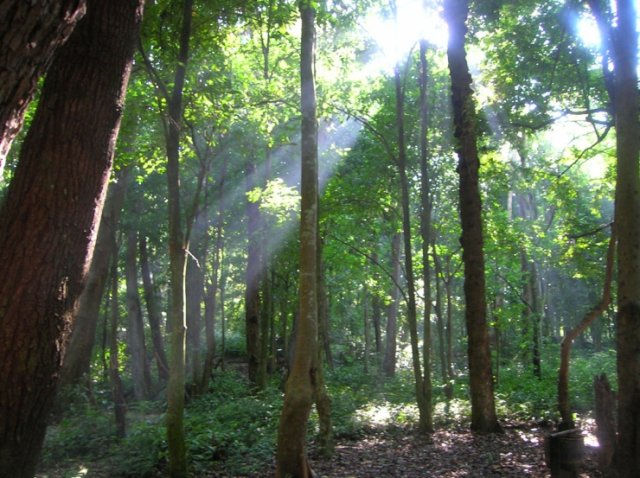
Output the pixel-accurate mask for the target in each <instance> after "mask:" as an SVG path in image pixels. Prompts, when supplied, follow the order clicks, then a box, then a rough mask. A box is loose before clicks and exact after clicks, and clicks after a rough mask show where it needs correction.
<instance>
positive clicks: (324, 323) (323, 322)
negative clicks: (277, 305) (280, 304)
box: [285, 241, 334, 370]
mask: <svg viewBox="0 0 640 478" xmlns="http://www.w3.org/2000/svg"><path fill="white" fill-rule="evenodd" d="M320 249H322V241H321V242H320ZM318 269H319V274H320V275H319V277H318V329H319V336H318V338H319V339H320V342H321V343H322V348H323V349H324V358H325V360H326V362H327V366H328V367H329V370H333V367H334V365H333V353H332V351H331V333H330V332H331V330H330V329H331V327H330V324H329V295H328V293H327V287H326V283H325V273H324V267H323V263H322V258H319V259H318ZM285 320H286V318H285ZM320 357H322V355H320ZM321 363H322V362H321Z"/></svg>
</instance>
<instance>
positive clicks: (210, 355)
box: [200, 156, 227, 393]
mask: <svg viewBox="0 0 640 478" xmlns="http://www.w3.org/2000/svg"><path fill="white" fill-rule="evenodd" d="M226 175H227V160H226V156H225V159H223V163H222V171H221V173H220V183H219V184H218V193H217V197H218V211H217V219H216V234H215V246H214V251H213V270H212V271H211V282H210V283H209V284H207V296H206V299H205V317H204V325H205V336H206V341H207V356H206V359H205V362H204V367H203V371H202V381H201V384H200V391H201V393H205V392H206V391H207V389H208V387H209V379H210V378H211V374H212V373H213V365H214V360H215V356H216V336H215V330H216V328H215V318H216V312H217V309H218V301H217V300H216V294H217V293H218V289H219V284H220V280H219V278H220V276H221V272H222V271H221V266H222V250H223V246H224V238H223V234H222V232H223V227H224V214H225V200H224V199H225V198H224V185H225V180H226ZM223 359H224V357H223Z"/></svg>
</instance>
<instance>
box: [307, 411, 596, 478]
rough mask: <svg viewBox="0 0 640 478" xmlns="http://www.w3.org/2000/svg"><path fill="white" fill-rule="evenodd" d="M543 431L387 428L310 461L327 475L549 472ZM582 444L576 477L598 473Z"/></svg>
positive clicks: (412, 477)
mask: <svg viewBox="0 0 640 478" xmlns="http://www.w3.org/2000/svg"><path fill="white" fill-rule="evenodd" d="M548 432H549V430H548V429H545V428H541V427H537V426H535V425H532V424H510V425H506V426H505V427H504V433H502V434H492V435H479V434H475V433H472V432H470V431H469V430H468V429H466V428H458V427H455V428H448V429H440V430H437V431H436V432H435V433H433V434H432V435H430V436H429V437H428V438H427V437H424V436H421V435H418V434H416V433H415V432H407V431H406V430H403V429H396V430H393V429H387V430H382V431H379V432H377V433H373V434H371V435H367V436H365V437H362V438H361V439H359V440H356V441H341V442H338V443H337V445H336V449H335V454H334V456H333V457H332V458H331V459H330V460H323V459H321V458H319V457H317V456H313V454H312V462H313V466H314V471H315V472H316V473H317V474H318V476H319V477H332V478H333V477H336V478H337V477H343V478H347V477H358V478H373V477H378V478H379V477H405V478H418V477H420V478H430V477H433V478H458V477H478V478H480V477H482V478H486V477H523V476H531V477H549V476H550V472H549V468H548V467H547V465H546V464H545V454H544V442H545V435H547V434H548ZM585 443H586V445H587V446H586V447H585V450H586V453H585V455H586V456H585V460H584V463H583V466H582V467H581V469H580V470H579V473H578V474H577V475H575V476H579V477H581V478H585V477H599V476H601V475H600V474H599V472H598V471H597V469H596V455H595V448H594V447H593V446H589V444H590V443H591V441H590V440H589V436H587V437H586V439H585ZM567 476H569V475H567ZM571 476H574V475H571Z"/></svg>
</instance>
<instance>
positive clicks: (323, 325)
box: [312, 188, 334, 458]
mask: <svg viewBox="0 0 640 478" xmlns="http://www.w3.org/2000/svg"><path fill="white" fill-rule="evenodd" d="M318 190H319V188H318ZM319 205H320V198H318V210H319V208H320V206H319ZM316 217H317V219H318V225H317V227H316V233H317V234H318V238H317V240H318V243H317V245H318V247H317V248H316V254H317V263H316V264H317V268H316V269H317V272H318V278H317V293H316V294H317V302H316V304H317V307H318V317H317V321H318V341H319V342H320V343H321V344H324V347H321V346H318V347H317V354H316V358H315V363H314V364H313V365H312V367H313V369H314V370H315V381H313V386H314V391H313V394H314V400H315V403H316V411H317V412H318V428H319V430H318V450H319V451H320V454H321V455H322V456H324V457H325V458H328V457H330V456H331V455H333V450H334V443H333V425H332V421H331V397H330V396H329V392H328V391H327V386H326V384H325V381H324V364H323V360H322V359H323V351H328V353H329V356H328V357H327V361H329V359H330V358H331V347H329V310H328V306H327V297H326V289H325V286H324V277H325V274H324V265H323V260H322V250H323V241H322V237H321V236H320V214H319V213H318V214H317V215H316Z"/></svg>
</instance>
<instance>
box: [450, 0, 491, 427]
mask: <svg viewBox="0 0 640 478" xmlns="http://www.w3.org/2000/svg"><path fill="white" fill-rule="evenodd" d="M468 13H469V2H468V0H445V2H444V16H445V18H446V20H447V23H448V25H449V45H448V48H447V57H448V60H449V72H450V75H451V93H452V94H451V98H452V103H453V116H454V127H455V132H454V134H455V138H456V141H457V145H456V151H457V153H458V174H459V176H460V219H461V225H462V235H461V237H460V243H461V245H462V261H463V263H464V296H465V301H466V308H465V321H466V324H467V334H468V337H469V342H468V360H469V382H470V388H471V428H472V429H473V430H476V431H479V432H496V431H499V430H500V425H499V424H498V419H497V416H496V410H495V402H494V396H493V376H492V373H491V352H490V349H489V332H488V328H487V305H486V297H485V276H484V251H483V235H482V208H481V200H480V188H479V184H478V182H479V177H478V176H479V175H478V170H479V167H480V161H479V157H478V147H477V143H476V119H475V104H474V100H473V91H472V90H471V75H470V74H469V67H468V65H467V56H466V51H465V37H466V34H467V26H466V21H467V16H468Z"/></svg>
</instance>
